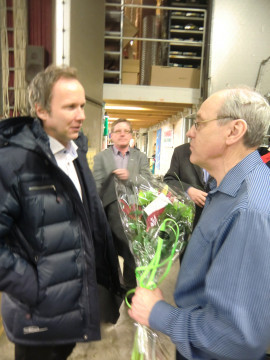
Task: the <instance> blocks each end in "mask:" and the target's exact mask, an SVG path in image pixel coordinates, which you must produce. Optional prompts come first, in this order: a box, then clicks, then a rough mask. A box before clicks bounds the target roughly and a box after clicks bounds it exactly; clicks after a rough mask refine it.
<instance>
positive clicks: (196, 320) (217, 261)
mask: <svg viewBox="0 0 270 360" xmlns="http://www.w3.org/2000/svg"><path fill="white" fill-rule="evenodd" d="M213 182H214V183H215V180H214V181H213ZM212 185H213V183H212ZM214 185H215V186H214V187H213V186H212V187H211V189H212V190H211V191H210V192H209V194H208V197H207V201H206V205H205V208H204V210H203V213H202V216H201V218H200V220H199V223H198V225H197V226H196V228H195V230H194V231H193V234H192V237H191V239H190V242H189V245H188V247H187V250H186V253H185V256H184V259H183V263H182V265H181V270H180V273H179V276H178V280H177V283H176V288H175V294H174V295H175V303H176V305H177V307H174V306H171V305H169V304H167V303H166V302H164V301H159V302H158V303H157V304H156V305H155V306H154V308H153V310H152V312H151V314H150V319H149V321H150V326H151V327H152V328H154V329H156V330H159V331H162V332H163V333H165V334H167V335H168V336H170V338H171V340H172V341H173V342H174V343H175V344H176V347H177V349H178V351H179V352H180V353H181V354H182V355H183V356H184V357H185V358H187V359H199V360H203V359H208V360H213V359H218V360H226V359H230V360H232V359H234V360H236V359H238V360H260V359H263V358H264V354H265V353H266V350H267V347H268V345H269V344H270V169H269V168H268V167H267V166H266V165H265V164H264V163H263V162H262V160H261V158H260V155H259V153H258V152H257V151H255V152H253V153H251V154H249V155H248V156H247V157H245V158H244V159H243V160H242V161H241V162H240V163H238V164H237V165H236V166H235V167H234V168H232V169H231V170H230V171H229V172H228V173H227V174H226V176H225V177H224V178H223V180H222V182H221V183H220V185H219V186H218V187H216V183H215V184H214Z"/></svg>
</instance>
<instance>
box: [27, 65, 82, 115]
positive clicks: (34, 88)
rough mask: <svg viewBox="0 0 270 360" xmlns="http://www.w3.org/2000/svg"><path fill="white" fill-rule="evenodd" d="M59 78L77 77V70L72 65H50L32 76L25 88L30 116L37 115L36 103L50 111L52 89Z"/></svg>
mask: <svg viewBox="0 0 270 360" xmlns="http://www.w3.org/2000/svg"><path fill="white" fill-rule="evenodd" d="M60 78H64V79H77V70H76V69H75V68H72V67H66V66H55V65H50V66H48V67H47V68H46V69H45V70H43V71H41V72H39V73H38V74H37V75H36V76H35V77H34V78H33V80H32V81H31V83H30V84H29V86H28V89H27V90H28V101H29V107H30V109H29V110H30V115H31V116H33V117H36V116H37V114H36V104H39V105H40V106H41V107H42V109H44V110H46V111H47V112H48V113H50V111H51V99H52V89H53V86H54V84H55V83H56V82H57V81H58V80H59V79H60Z"/></svg>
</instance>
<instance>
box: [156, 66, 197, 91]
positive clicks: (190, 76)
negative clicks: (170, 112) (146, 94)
mask: <svg viewBox="0 0 270 360" xmlns="http://www.w3.org/2000/svg"><path fill="white" fill-rule="evenodd" d="M150 85H153V86H175V87H185V88H193V89H198V88H199V87H200V69H193V68H181V67H174V66H156V65H153V66H152V74H151V82H150Z"/></svg>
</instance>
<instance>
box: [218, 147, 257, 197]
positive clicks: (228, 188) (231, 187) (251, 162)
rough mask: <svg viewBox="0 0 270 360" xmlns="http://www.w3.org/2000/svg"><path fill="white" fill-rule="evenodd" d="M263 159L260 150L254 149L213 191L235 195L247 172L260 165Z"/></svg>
mask: <svg viewBox="0 0 270 360" xmlns="http://www.w3.org/2000/svg"><path fill="white" fill-rule="evenodd" d="M261 161H262V160H261V157H260V155H259V153H258V151H253V152H252V153H251V154H249V155H247V156H246V157H245V158H244V159H243V160H241V161H240V162H239V163H238V164H237V165H235V166H234V167H233V168H232V169H231V170H230V171H229V172H228V173H227V174H226V175H225V176H224V178H223V179H222V181H221V183H220V185H219V186H218V187H217V188H215V189H213V192H215V191H220V192H223V193H225V194H228V195H230V196H233V197H235V196H236V195H237V192H238V190H239V188H240V186H241V184H242V182H243V181H244V180H245V178H246V176H247V174H248V173H249V172H251V171H252V170H253V169H255V167H256V166H258V165H260V164H261Z"/></svg>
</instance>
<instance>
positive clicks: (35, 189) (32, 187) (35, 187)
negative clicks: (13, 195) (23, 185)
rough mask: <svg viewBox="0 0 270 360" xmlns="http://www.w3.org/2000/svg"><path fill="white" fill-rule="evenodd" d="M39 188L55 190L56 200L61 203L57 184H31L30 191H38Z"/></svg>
mask: <svg viewBox="0 0 270 360" xmlns="http://www.w3.org/2000/svg"><path fill="white" fill-rule="evenodd" d="M38 190H53V191H54V193H55V198H56V202H58V203H60V198H59V196H58V195H57V191H56V187H55V185H43V186H29V191H38Z"/></svg>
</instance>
